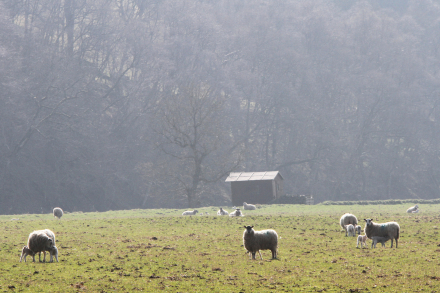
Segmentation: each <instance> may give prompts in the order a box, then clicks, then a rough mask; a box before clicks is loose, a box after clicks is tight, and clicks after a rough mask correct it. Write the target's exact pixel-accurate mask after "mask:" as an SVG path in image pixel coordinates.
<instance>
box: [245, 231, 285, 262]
mask: <svg viewBox="0 0 440 293" xmlns="http://www.w3.org/2000/svg"><path fill="white" fill-rule="evenodd" d="M244 228H245V230H244V232H243V245H244V248H245V249H246V250H247V251H248V252H249V253H251V254H252V259H255V254H256V253H257V251H258V253H259V254H260V258H261V259H263V257H262V256H261V252H260V250H266V249H269V250H270V251H271V252H272V259H276V258H277V249H278V234H277V232H276V231H275V230H272V229H269V230H261V231H255V230H254V229H253V228H254V226H244Z"/></svg>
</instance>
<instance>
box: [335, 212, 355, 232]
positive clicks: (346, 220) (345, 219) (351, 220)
mask: <svg viewBox="0 0 440 293" xmlns="http://www.w3.org/2000/svg"><path fill="white" fill-rule="evenodd" d="M339 224H340V225H341V227H342V229H344V230H345V236H347V230H346V229H345V226H346V225H349V224H352V225H353V226H356V225H357V224H358V220H357V218H356V216H355V215H352V214H349V213H345V214H343V215H342V217H341V219H340V220H339Z"/></svg>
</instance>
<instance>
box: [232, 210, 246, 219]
mask: <svg viewBox="0 0 440 293" xmlns="http://www.w3.org/2000/svg"><path fill="white" fill-rule="evenodd" d="M229 216H230V217H243V216H244V215H243V213H242V212H241V211H240V209H236V210H235V211H233V212H232V213H230V214H229Z"/></svg>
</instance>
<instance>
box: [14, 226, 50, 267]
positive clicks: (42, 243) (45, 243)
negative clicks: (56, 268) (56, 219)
mask: <svg viewBox="0 0 440 293" xmlns="http://www.w3.org/2000/svg"><path fill="white" fill-rule="evenodd" d="M29 250H31V251H32V259H33V261H34V262H35V254H36V253H37V252H44V259H43V261H44V262H45V261H46V251H49V252H50V262H53V256H54V255H55V258H56V260H57V262H58V249H57V247H56V246H55V234H53V232H52V231H50V230H49V229H46V230H37V231H34V232H32V233H30V234H29V238H28V243H27V249H25V247H23V250H22V257H23V256H24V257H26V255H27V254H31V253H29ZM20 259H21V258H20ZM39 261H40V262H41V259H40V258H39Z"/></svg>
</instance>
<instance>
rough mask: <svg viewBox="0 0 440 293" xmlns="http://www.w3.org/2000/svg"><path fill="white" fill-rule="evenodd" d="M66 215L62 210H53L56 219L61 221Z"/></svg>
mask: <svg viewBox="0 0 440 293" xmlns="http://www.w3.org/2000/svg"><path fill="white" fill-rule="evenodd" d="M63 215H64V212H63V210H62V209H61V208H54V209H53V216H54V217H55V218H58V219H61V217H62V216H63Z"/></svg>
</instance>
